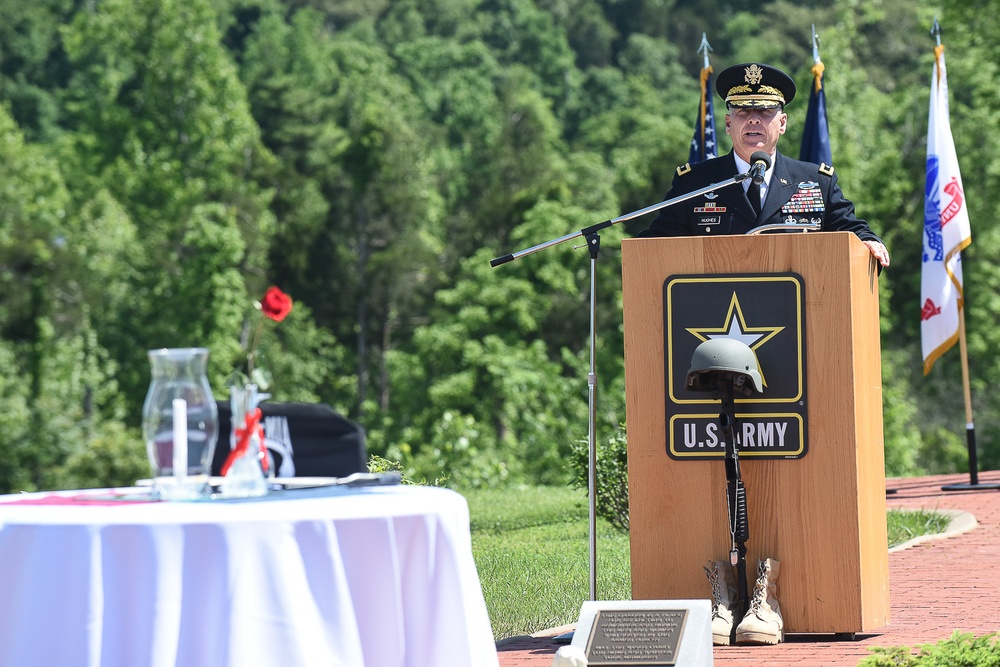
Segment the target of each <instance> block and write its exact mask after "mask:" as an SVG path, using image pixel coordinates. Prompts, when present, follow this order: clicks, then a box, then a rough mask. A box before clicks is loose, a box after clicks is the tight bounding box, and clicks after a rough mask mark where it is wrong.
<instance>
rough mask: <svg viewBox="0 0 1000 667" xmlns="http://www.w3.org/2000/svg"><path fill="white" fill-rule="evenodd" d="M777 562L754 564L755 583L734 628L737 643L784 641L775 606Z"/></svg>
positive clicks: (770, 559) (778, 613)
mask: <svg viewBox="0 0 1000 667" xmlns="http://www.w3.org/2000/svg"><path fill="white" fill-rule="evenodd" d="M780 566H781V563H779V562H778V561H776V560H774V559H773V558H768V559H766V560H759V561H757V583H756V584H755V585H754V589H753V597H752V598H751V599H750V608H749V609H748V610H747V613H746V615H745V616H743V620H742V621H740V623H739V625H737V626H736V643H737V644H777V643H778V642H780V641H782V640H783V639H784V638H785V622H784V621H783V620H782V619H781V609H780V608H779V606H778V570H779V569H780Z"/></svg>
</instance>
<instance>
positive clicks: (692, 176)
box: [639, 63, 889, 266]
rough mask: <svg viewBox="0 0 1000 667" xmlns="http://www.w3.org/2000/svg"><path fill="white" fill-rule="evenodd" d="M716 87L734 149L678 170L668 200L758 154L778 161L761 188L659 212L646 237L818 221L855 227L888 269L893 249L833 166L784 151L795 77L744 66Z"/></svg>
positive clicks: (725, 176)
mask: <svg viewBox="0 0 1000 667" xmlns="http://www.w3.org/2000/svg"><path fill="white" fill-rule="evenodd" d="M715 89H716V92H718V93H719V96H720V97H722V98H723V99H725V101H726V109H727V113H726V134H728V135H729V136H730V137H732V140H733V150H732V151H731V152H730V153H729V154H728V155H723V156H722V157H718V158H715V159H712V160H707V161H705V162H699V163H697V164H694V165H691V164H685V165H683V166H681V167H678V168H677V175H676V176H675V177H674V181H673V184H672V187H671V189H670V192H668V193H667V196H666V199H672V198H673V197H676V196H679V195H682V194H685V193H687V192H692V191H694V190H698V189H700V188H704V187H706V186H709V185H711V184H713V183H720V182H724V181H727V180H729V179H731V178H732V177H733V176H736V175H737V174H742V173H746V172H747V171H749V170H750V161H751V156H752V155H753V154H754V153H756V152H758V151H764V152H765V153H767V154H768V155H769V156H770V158H771V160H770V162H771V164H770V166H769V167H768V168H767V171H766V172H765V173H764V180H763V182H762V183H761V184H760V185H759V186H758V185H755V184H754V183H753V182H752V180H751V179H749V178H748V179H746V180H745V181H743V183H742V184H737V185H729V186H727V187H723V188H719V189H718V190H716V191H713V192H708V193H706V194H704V195H701V196H699V197H695V198H693V199H688V200H686V201H683V202H679V203H677V204H674V205H672V206H667V207H666V208H663V209H660V213H659V215H658V216H657V218H656V219H655V220H654V221H653V224H652V225H650V227H649V229H647V230H645V231H643V232H641V233H640V234H639V236H640V237H649V236H705V235H709V234H746V233H747V232H748V231H750V230H751V229H753V228H755V227H759V226H761V225H771V224H778V223H817V222H818V223H820V225H821V227H820V229H821V230H822V231H834V232H854V233H855V234H857V235H858V238H860V239H861V240H862V241H863V242H864V244H865V245H866V246H868V249H869V250H870V251H871V253H872V255H873V256H874V257H875V258H876V259H877V260H878V261H879V263H880V264H881V265H882V266H889V251H888V250H886V248H885V246H884V245H883V244H882V241H881V239H879V237H878V236H877V235H876V234H875V233H874V232H873V231H872V230H871V229H870V228H869V227H868V223H866V222H865V221H864V220H859V219H858V218H857V217H856V216H855V214H854V204H853V203H851V201H850V200H848V199H847V198H845V197H844V193H843V192H841V190H840V186H839V185H838V184H837V176H836V175H835V174H834V172H833V167H831V166H830V165H826V164H821V165H817V164H813V163H811V162H801V161H799V160H793V159H791V158H789V157H786V156H784V155H782V154H781V153H779V152H778V151H777V145H778V138H779V137H781V135H783V134H784V133H785V130H786V129H787V124H788V116H787V115H786V114H785V112H784V107H785V105H786V104H788V103H789V102H791V101H792V98H793V97H795V82H794V81H792V79H791V77H789V76H788V75H787V74H785V73H784V72H782V71H781V70H779V69H776V68H774V67H771V66H769V65H763V64H759V63H745V64H742V65H733V66H732V67H728V68H726V69H725V70H723V71H722V72H721V73H720V74H719V76H718V78H717V79H716V82H715ZM741 185H742V187H741Z"/></svg>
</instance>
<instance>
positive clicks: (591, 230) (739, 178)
mask: <svg viewBox="0 0 1000 667" xmlns="http://www.w3.org/2000/svg"><path fill="white" fill-rule="evenodd" d="M750 173H751V172H749V171H748V172H746V173H745V174H737V175H736V176H733V177H732V178H730V179H729V180H726V181H719V182H718V183H712V184H711V185H706V186H705V187H703V188H699V189H697V190H692V191H691V192H687V193H685V194H682V195H678V196H676V197H673V198H671V199H664V200H663V201H661V202H659V203H656V204H653V205H652V206H647V207H646V208H643V209H639V210H638V211H632V212H631V213H626V214H625V215H621V216H618V217H617V218H613V219H611V220H605V221H604V222H599V223H597V224H596V225H591V226H590V227H584V228H583V229H581V230H580V231H578V232H573V233H571V234H566V235H565V236H560V237H559V238H557V239H552V240H550V241H546V242H544V243H539V244H538V245H536V246H532V247H530V248H525V249H524V250H518V251H517V252H512V253H510V254H508V255H503V256H502V257H497V258H496V259H491V260H490V266H493V267H496V266H500V265H501V264H506V263H507V262H511V261H513V260H515V259H518V258H520V257H524V256H525V255H530V254H532V253H535V252H538V251H539V250H545V249H546V248H551V247H552V246H554V245H558V244H560V243H563V242H565V241H569V240H570V239H575V238H578V237H581V236H584V237H586V236H590V235H591V234H595V233H597V232H599V231H601V230H602V229H607V228H608V227H611V226H612V225H617V224H618V223H619V222H626V221H628V220H632V219H633V218H638V217H641V216H643V215H646V214H647V213H652V212H653V211H658V210H660V209H661V208H666V207H668V206H673V205H674V204H679V203H680V202H682V201H687V200H688V199H693V198H694V197H697V196H699V195H703V194H705V193H706V192H711V191H712V190H720V189H722V188H725V187H729V186H730V185H735V184H737V183H742V182H743V181H745V180H746V179H748V178H750Z"/></svg>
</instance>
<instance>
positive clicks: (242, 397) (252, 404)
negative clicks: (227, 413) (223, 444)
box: [220, 384, 269, 498]
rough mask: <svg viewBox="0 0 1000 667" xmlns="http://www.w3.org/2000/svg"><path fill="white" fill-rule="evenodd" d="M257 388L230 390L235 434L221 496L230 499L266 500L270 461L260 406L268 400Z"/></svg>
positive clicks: (227, 460)
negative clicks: (250, 498)
mask: <svg viewBox="0 0 1000 667" xmlns="http://www.w3.org/2000/svg"><path fill="white" fill-rule="evenodd" d="M268 397H269V395H268V394H262V393H260V392H259V391H258V388H257V385H255V384H242V385H233V386H231V387H230V388H229V405H230V408H231V409H232V431H231V433H230V437H229V447H230V451H229V456H228V457H227V458H226V462H225V463H224V464H223V467H222V485H221V487H220V492H221V495H222V496H223V497H226V498H249V497H253V496H263V495H265V494H267V491H268V485H269V484H268V479H267V470H268V463H269V462H268V458H267V449H266V447H265V446H264V425H263V421H262V417H261V412H260V408H259V407H258V404H259V403H260V401H262V400H264V399H265V398H268Z"/></svg>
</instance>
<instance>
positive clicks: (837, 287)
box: [622, 232, 889, 634]
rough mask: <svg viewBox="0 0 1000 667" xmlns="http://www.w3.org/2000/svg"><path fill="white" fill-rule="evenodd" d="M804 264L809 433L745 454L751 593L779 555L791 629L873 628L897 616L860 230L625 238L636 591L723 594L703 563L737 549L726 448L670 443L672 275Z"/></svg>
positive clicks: (871, 307) (876, 356)
mask: <svg viewBox="0 0 1000 667" xmlns="http://www.w3.org/2000/svg"><path fill="white" fill-rule="evenodd" d="M790 272H791V273H794V274H796V275H798V276H801V278H802V284H803V285H804V298H803V304H804V308H803V314H804V320H805V327H804V331H805V334H804V335H805V340H806V341H807V344H806V345H805V346H804V349H805V352H804V357H805V364H804V368H805V373H804V374H805V378H804V383H805V386H806V387H807V388H808V400H807V401H806V402H805V403H806V407H805V409H806V410H807V412H808V419H806V420H805V421H804V422H803V423H804V424H805V426H804V430H805V431H806V432H807V436H808V443H809V445H808V449H807V450H806V452H805V454H804V455H802V456H801V457H800V458H787V459H771V458H757V459H755V458H751V457H749V456H742V455H741V459H740V461H741V468H742V476H743V479H744V481H745V483H746V487H747V505H748V515H749V526H750V539H749V540H748V542H747V549H748V553H747V578H748V580H749V586H750V594H751V596H752V595H753V580H754V578H755V573H756V567H755V564H756V561H757V559H758V558H766V557H772V558H775V559H777V560H779V561H780V562H781V570H780V576H779V578H778V599H779V601H780V603H781V610H782V616H783V618H784V623H785V631H786V632H793V633H831V632H832V633H846V634H853V633H857V632H869V631H871V630H874V629H876V628H880V627H883V626H885V625H886V624H887V623H888V622H889V558H888V547H887V537H886V503H885V470H884V452H883V436H882V382H881V362H880V355H881V352H880V346H879V306H878V280H877V273H876V266H875V260H874V259H872V258H871V256H870V253H869V252H868V249H867V248H866V247H865V245H864V244H863V243H861V241H860V240H858V238H857V237H856V236H855V235H854V234H851V233H847V232H831V233H811V234H801V233H800V234H773V235H761V236H719V237H713V238H700V237H684V238H651V239H626V240H624V241H623V242H622V284H623V287H622V289H623V299H624V325H625V381H626V409H627V413H626V414H627V426H628V469H629V512H630V524H631V558H632V597H633V599H681V598H710V597H711V589H710V587H709V584H708V580H707V578H706V576H705V573H704V571H703V566H704V565H705V564H706V563H707V562H709V561H712V560H724V561H728V559H729V551H730V549H731V539H730V535H729V528H728V526H729V524H728V513H727V507H726V473H725V464H724V461H723V459H722V458H719V459H717V460H684V459H680V460H678V459H676V458H671V457H670V456H668V454H667V448H668V443H667V440H668V433H667V430H668V424H667V419H666V411H667V405H666V401H667V398H668V391H673V390H672V389H668V388H667V386H666V385H667V383H666V382H665V375H666V373H667V371H666V370H665V368H666V367H667V366H668V364H667V363H666V362H667V361H669V360H668V359H667V358H666V357H665V355H666V353H667V350H666V347H667V344H666V341H665V309H666V308H667V305H666V300H665V296H664V295H665V285H666V283H667V282H668V279H669V278H671V277H672V276H686V277H687V279H688V280H691V277H692V276H693V277H694V278H698V277H700V276H706V277H708V276H720V275H740V274H743V275H750V274H754V275H758V274H759V275H768V274H782V275H785V274H789V273H790ZM689 361H690V358H688V359H678V360H674V364H675V365H677V364H684V369H685V372H686V369H687V368H688V365H687V364H688V362H689ZM761 370H762V372H764V373H765V375H766V374H767V369H766V368H763V367H762V369H761ZM765 394H766V390H765Z"/></svg>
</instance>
